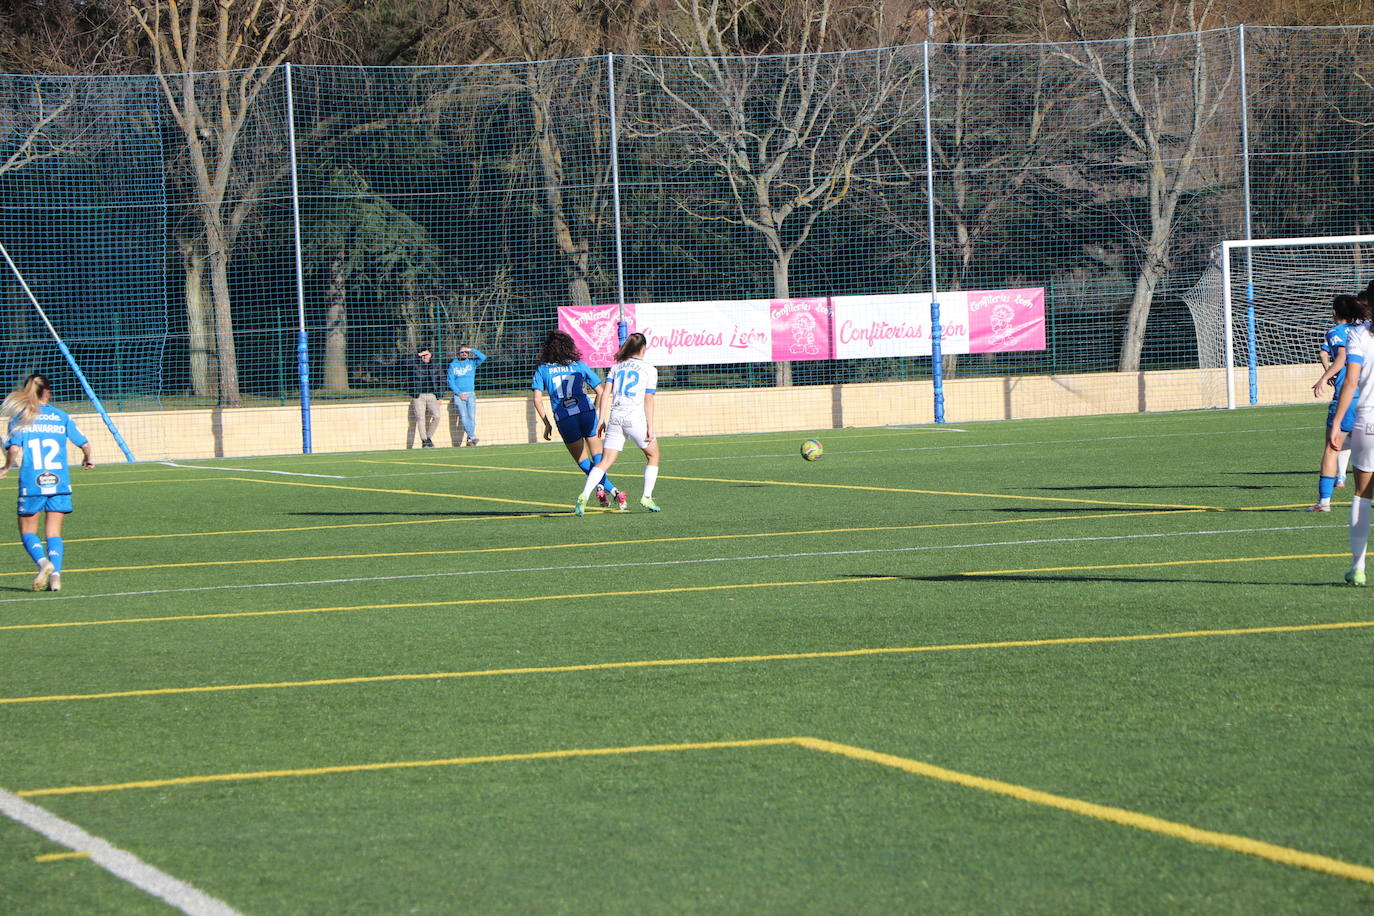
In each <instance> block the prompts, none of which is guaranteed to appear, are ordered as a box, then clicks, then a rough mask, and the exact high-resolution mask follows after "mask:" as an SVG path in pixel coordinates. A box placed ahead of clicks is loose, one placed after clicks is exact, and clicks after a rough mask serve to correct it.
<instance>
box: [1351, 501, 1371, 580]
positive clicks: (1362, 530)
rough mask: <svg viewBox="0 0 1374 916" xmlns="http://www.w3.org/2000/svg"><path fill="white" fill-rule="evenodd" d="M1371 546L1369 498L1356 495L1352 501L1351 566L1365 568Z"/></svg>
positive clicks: (1352, 567)
mask: <svg viewBox="0 0 1374 916" xmlns="http://www.w3.org/2000/svg"><path fill="white" fill-rule="evenodd" d="M1368 547H1369V500H1368V499H1365V498H1364V497H1360V496H1356V497H1355V499H1354V500H1353V501H1352V502H1351V503H1350V568H1351V569H1364V555H1365V550H1366V548H1368Z"/></svg>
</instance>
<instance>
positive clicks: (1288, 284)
mask: <svg viewBox="0 0 1374 916" xmlns="http://www.w3.org/2000/svg"><path fill="white" fill-rule="evenodd" d="M1214 252H1216V258H1215V261H1214V263H1213V265H1212V266H1211V267H1209V268H1208V270H1207V271H1206V272H1204V274H1203V276H1202V278H1201V279H1199V280H1198V282H1197V284H1196V285H1195V286H1194V287H1193V288H1192V290H1190V291H1189V292H1188V293H1186V294H1184V297H1183V298H1184V301H1185V302H1186V303H1187V305H1188V307H1189V310H1190V311H1191V312H1192V315H1193V323H1194V326H1195V328H1196V332H1197V340H1198V365H1199V367H1201V368H1203V369H1207V368H1212V369H1218V368H1219V369H1221V370H1223V374H1224V378H1225V388H1226V395H1225V398H1226V406H1227V407H1228V408H1234V407H1235V406H1236V368H1237V363H1238V362H1240V363H1242V364H1243V365H1244V366H1245V367H1246V370H1247V376H1248V382H1249V398H1248V402H1249V403H1250V404H1252V405H1253V404H1258V403H1259V402H1260V384H1261V372H1260V369H1261V368H1262V367H1265V366H1297V365H1306V364H1310V363H1312V362H1313V361H1314V359H1315V350H1316V348H1317V346H1318V345H1319V344H1320V342H1321V335H1322V333H1323V332H1324V331H1325V330H1326V329H1327V328H1328V327H1329V326H1330V323H1331V300H1332V297H1333V296H1335V295H1337V294H1340V293H1346V294H1349V295H1355V294H1357V293H1359V292H1362V291H1363V290H1364V288H1365V286H1366V284H1368V283H1369V282H1370V280H1371V279H1374V235H1339V236H1306V237H1295V238H1279V239H1232V240H1227V241H1223V242H1222V243H1221V245H1220V246H1219V248H1217V249H1214ZM1241 329H1243V331H1244V338H1243V345H1242V342H1241V341H1242V338H1241V337H1240V333H1241Z"/></svg>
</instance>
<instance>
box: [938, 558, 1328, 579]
mask: <svg viewBox="0 0 1374 916" xmlns="http://www.w3.org/2000/svg"><path fill="white" fill-rule="evenodd" d="M1348 556H1350V554H1349V553H1294V554H1287V555H1280V556H1272V557H1223V558H1220V559H1215V560H1160V561H1157V562H1154V563H1102V564H1098V565H1094V566H1041V567H1038V568H1035V569H983V570H979V571H977V572H962V573H956V575H960V576H1009V575H1015V574H1018V573H1039V572H1091V571H1093V570H1097V569H1148V568H1150V567H1158V566H1205V565H1207V564H1209V563H1260V562H1265V561H1269V560H1331V559H1334V558H1336V557H1348Z"/></svg>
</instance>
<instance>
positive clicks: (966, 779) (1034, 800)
mask: <svg viewBox="0 0 1374 916" xmlns="http://www.w3.org/2000/svg"><path fill="white" fill-rule="evenodd" d="M793 742H794V743H795V744H798V745H800V746H801V747H805V748H809V749H811V750H814V751H821V752H823V753H827V754H837V755H839V756H841V757H847V758H849V759H850V760H862V761H866V762H868V763H876V764H879V765H880V766H885V767H891V768H893V769H896V770H902V771H904V772H907V773H914V774H916V775H918V776H925V777H927V778H929V779H936V780H939V781H940V782H947V783H953V784H954V785H959V786H964V787H966V788H970V789H978V790H980V791H982V792H991V793H993V794H996V795H1004V796H1007V797H1009V798H1015V799H1018V800H1020V801H1024V802H1029V803H1031V804H1034V805H1045V806H1047V807H1050V808H1058V809H1059V810H1061V811H1068V812H1070V813H1072V814H1079V815H1082V816H1084V817H1091V818H1095V819H1097V820H1102V821H1107V822H1108V823H1112V824H1118V825H1120V826H1123V827H1134V828H1135V829H1137V830H1145V831H1149V832H1150V833H1158V834H1162V835H1164V836H1167V837H1173V838H1174V839H1179V840H1185V841H1187V842H1189V843H1196V844H1199V845H1203V846H1215V847H1217V848H1219V849H1226V850H1229V851H1231V852H1239V853H1242V854H1244V855H1248V856H1255V857H1257V858H1260V859H1267V860H1269V861H1270V862H1277V863H1279V864H1281V865H1292V866H1296V867H1298V868H1306V869H1310V870H1312V871H1317V872H1323V873H1325V874H1328V875H1335V876H1336V877H1339V878H1349V879H1351V880H1352V881H1363V882H1365V883H1367V884H1374V868H1368V867H1366V866H1363V865H1354V864H1351V863H1349V862H1343V861H1341V860H1340V859H1333V858H1330V857H1328V856H1320V855H1315V854H1313V853H1310V852H1302V851H1301V850H1297V849H1290V848H1289V847H1287V846H1276V845H1274V844H1273V843H1265V842H1263V841H1261V840H1252V839H1250V838H1248V837H1243V836H1237V835H1235V834H1231V833H1218V832H1217V831H1214V830H1203V829H1201V828H1198V827H1193V826H1191V825H1188V824H1181V823H1179V822H1177V821H1168V820H1165V819H1163V818H1159V817H1153V816H1151V815H1149V814H1141V813H1140V812H1138V811H1131V810H1128V809H1126V808H1117V807H1114V806H1112V805H1099V804H1095V803H1094V802H1088V801H1082V800H1081V799H1077V798H1068V797H1066V796H1063V795H1054V794H1052V793H1050V792H1041V791H1040V790H1038V789H1032V788H1030V787H1028V786H1021V785H1016V784H1015V783H1010V782H1002V781H1000V780H997V779H986V778H984V777H982V776H974V775H972V774H970V773H961V772H959V771H957V770H948V769H945V768H944V767H938V766H935V765H933V764H929V763H925V762H923V761H920V760H912V759H911V758H909V757H897V756H894V755H892V754H882V753H879V752H878V751H870V750H866V749H865V748H861V747H853V746H852V745H848V744H839V743H836V742H834V741H826V740H824V739H821V738H794V739H793Z"/></svg>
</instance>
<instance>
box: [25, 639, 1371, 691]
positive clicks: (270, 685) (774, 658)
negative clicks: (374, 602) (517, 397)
mask: <svg viewBox="0 0 1374 916" xmlns="http://www.w3.org/2000/svg"><path fill="white" fill-rule="evenodd" d="M1364 627H1374V620H1353V621H1344V622H1338V623H1312V624H1293V625H1288V626H1272V627H1241V628H1233V629H1227V630H1183V631H1179V632H1174V633H1139V634H1132V635H1126V636H1057V637H1049V638H1045V639H1008V640H1002V641H999V642H974V643H953V644H943V645H930V646H885V647H875V648H864V649H834V650H830V651H825V652H777V653H772V654H768V655H724V656H717V657H705V658H663V659H639V660H635V661H627V662H588V663H585V664H580V665H547V666H544V667H528V668H488V669H484V670H473V671H432V672H427V673H423V674H376V675H359V676H355V677H331V678H318V679H315V680H309V681H275V682H263V683H248V684H218V685H210V686H199V687H151V688H147V689H143V690H111V691H106V692H104V693H68V694H53V695H51V696H31V697H0V705H13V704H20V703H57V702H67V701H74V700H108V699H117V698H122V697H152V696H172V695H182V694H190V693H227V692H231V691H239V690H283V689H290V688H297V687H337V686H343V685H349V684H385V683H397V682H404V681H438V680H453V679H458V678H475V677H511V676H515V675H524V674H568V673H575V672H584V671H617V670H625V669H629V668H676V667H685V666H696V665H739V664H752V663H760V662H779V661H806V660H816V659H834V658H861V657H865V656H880V655H914V654H917V653H925V652H967V651H976V650H982V649H1025V648H1036V647H1042V646H1086V645H1099V644H1110V643H1128V642H1149V641H1154V640H1162V639H1198V638H1202V637H1208V636H1253V635H1259V634H1267V633H1313V632H1319V631H1324V630H1351V629H1360V628H1364Z"/></svg>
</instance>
